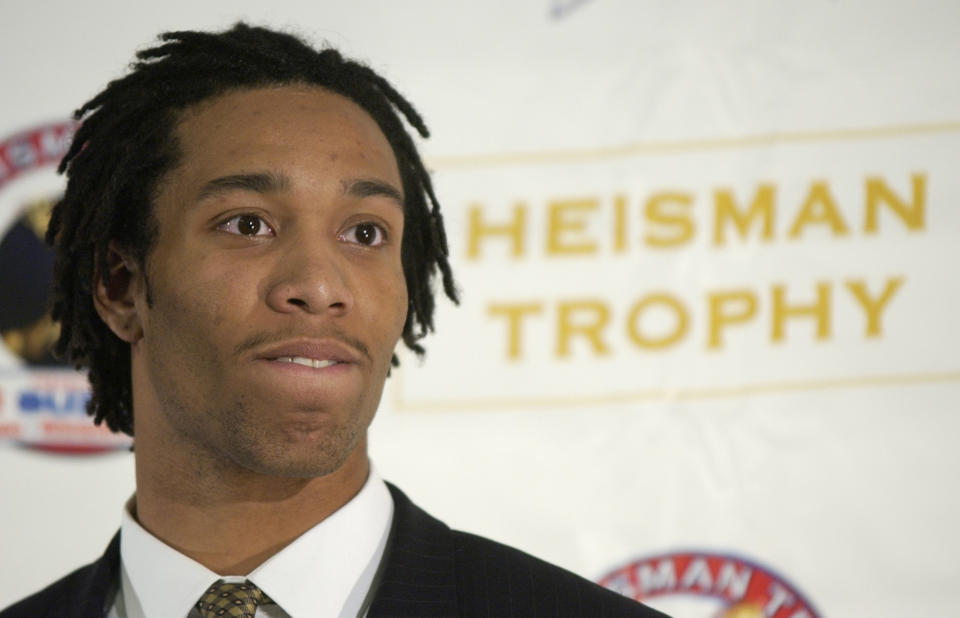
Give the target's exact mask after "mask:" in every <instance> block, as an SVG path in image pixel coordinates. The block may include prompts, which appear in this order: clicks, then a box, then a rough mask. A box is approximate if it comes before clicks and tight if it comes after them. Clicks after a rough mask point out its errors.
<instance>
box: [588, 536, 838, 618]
mask: <svg viewBox="0 0 960 618" xmlns="http://www.w3.org/2000/svg"><path fill="white" fill-rule="evenodd" d="M599 583H600V585H602V586H605V587H607V588H610V589H611V590H614V591H616V592H619V593H620V594H623V595H625V596H628V597H630V598H633V599H636V600H637V601H642V602H645V603H646V602H649V603H650V605H652V606H653V607H657V608H658V609H663V610H664V611H668V613H669V612H670V611H673V610H674V608H675V607H681V606H682V607H684V608H685V610H686V611H687V613H684V614H682V615H684V616H687V615H691V614H690V612H691V610H692V611H696V610H694V609H693V608H694V607H696V608H697V609H699V610H700V611H702V612H704V614H703V615H704V618H707V616H709V618H821V614H820V613H819V612H818V611H817V610H816V609H815V608H814V606H813V604H811V603H810V601H808V600H807V598H806V597H805V596H804V595H803V594H802V593H801V592H800V591H799V590H798V589H797V587H796V586H794V585H793V584H791V583H790V582H789V581H787V579H786V578H784V577H783V576H781V575H780V574H778V573H776V572H774V571H773V570H772V569H769V568H767V567H765V566H762V565H760V564H759V563H757V562H754V561H752V560H747V559H745V558H741V557H738V556H733V555H730V554H721V553H712V552H694V551H677V552H670V553H664V554H659V555H656V556H650V557H648V558H643V559H640V560H637V561H634V562H631V563H630V564H627V565H625V566H622V567H620V568H618V569H616V570H614V571H612V572H610V573H608V574H607V575H605V576H604V577H602V578H601V579H600V580H599ZM668 605H669V607H667V606H668ZM674 613H677V614H678V615H679V612H675V611H674Z"/></svg>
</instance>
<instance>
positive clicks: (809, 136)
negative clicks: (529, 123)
mask: <svg viewBox="0 0 960 618" xmlns="http://www.w3.org/2000/svg"><path fill="white" fill-rule="evenodd" d="M955 132H960V121H945V122H933V123H925V124H904V125H893V126H885V127H861V128H854V129H824V130H811V131H783V132H775V133H758V134H756V135H742V136H734V137H712V138H710V137H708V138H694V139H678V140H664V141H650V142H633V143H629V144H620V145H614V146H602V147H598V148H581V149H574V148H571V149H561V150H539V151H527V152H506V153H499V154H498V153H490V154H475V155H440V156H436V157H428V158H427V165H428V167H430V168H433V169H438V170H446V169H455V168H471V167H497V166H503V165H539V164H551V163H554V164H555V163H573V162H578V161H590V160H596V159H617V158H624V157H631V156H637V155H645V154H668V153H679V152H695V151H702V150H731V149H736V148H751V147H758V146H773V145H776V144H797V143H805V142H807V143H815V142H836V141H850V140H859V139H877V138H889V137H906V136H917V135H932V134H937V133H955Z"/></svg>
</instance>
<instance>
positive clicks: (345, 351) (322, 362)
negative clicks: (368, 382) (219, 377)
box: [255, 338, 363, 369]
mask: <svg viewBox="0 0 960 618" xmlns="http://www.w3.org/2000/svg"><path fill="white" fill-rule="evenodd" d="M255 358H257V359H259V360H262V361H269V362H271V363H276V364H278V365H299V366H301V367H306V368H310V369H327V368H330V367H337V366H347V365H356V364H358V363H360V362H361V360H362V358H363V356H362V352H361V351H360V350H359V349H357V348H355V347H354V346H352V345H350V344H348V343H346V342H344V341H340V340H338V339H335V338H324V339H296V340H287V341H281V342H277V343H274V344H273V345H270V346H268V347H265V348H261V349H260V350H258V351H257V352H256V353H255Z"/></svg>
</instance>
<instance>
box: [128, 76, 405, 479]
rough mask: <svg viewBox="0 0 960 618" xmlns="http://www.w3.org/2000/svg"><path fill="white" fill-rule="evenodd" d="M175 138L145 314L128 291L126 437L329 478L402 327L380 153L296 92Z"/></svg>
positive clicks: (252, 466)
mask: <svg viewBox="0 0 960 618" xmlns="http://www.w3.org/2000/svg"><path fill="white" fill-rule="evenodd" d="M177 136H178V139H179V143H180V146H181V151H182V157H181V159H180V161H179V164H178V166H177V167H176V168H175V169H174V170H173V171H171V172H170V173H169V174H167V176H165V178H164V179H163V181H162V182H161V184H160V187H159V193H158V195H157V198H156V200H155V203H154V215H155V219H156V222H157V225H158V236H157V241H156V245H155V248H154V249H153V250H152V252H151V254H150V257H149V259H148V264H147V267H146V273H147V280H148V281H149V288H150V296H151V301H152V302H151V303H150V304H149V305H148V303H147V299H146V293H145V289H146V288H145V286H141V292H140V293H138V294H137V298H136V303H135V304H136V308H137V315H138V317H139V319H140V322H141V326H142V330H143V337H142V338H141V339H139V340H138V341H137V342H136V343H135V344H134V345H133V348H132V351H133V374H134V410H135V424H136V432H137V438H138V440H140V439H141V438H142V431H147V432H150V433H151V434H152V435H153V436H155V437H157V439H158V440H160V441H161V443H163V442H166V446H165V448H169V449H173V450H174V451H176V450H177V449H179V450H182V451H183V452H184V453H195V454H196V457H197V459H198V462H199V460H200V459H203V458H208V459H210V458H212V460H216V461H218V462H221V463H225V464H227V465H233V466H238V467H240V468H242V469H246V470H250V471H253V472H256V473H261V474H271V475H280V476H294V477H313V476H320V475H324V474H328V473H330V472H332V471H334V470H336V469H337V468H339V467H340V465H341V464H343V462H344V461H345V460H346V458H347V457H348V456H349V455H350V454H351V453H352V452H354V451H355V449H358V448H364V447H365V441H364V438H365V432H366V428H367V426H368V425H369V423H370V421H371V420H372V418H373V415H374V412H375V411H376V408H377V406H378V404H379V401H380V395H381V391H382V389H383V383H384V380H385V379H386V375H387V371H388V369H389V367H390V359H391V356H392V353H393V350H394V348H395V346H396V344H397V341H398V339H399V337H400V334H401V332H402V329H403V324H404V320H405V317H406V311H407V290H406V285H405V282H404V276H403V269H402V266H401V259H400V241H401V238H402V237H403V225H404V215H403V206H402V200H403V197H402V184H401V179H400V174H399V171H398V168H397V163H396V160H395V158H394V156H393V152H392V150H391V148H390V145H389V143H388V142H387V140H386V138H385V137H384V135H383V134H382V132H381V131H380V129H379V127H378V126H377V124H376V123H375V122H374V120H373V119H372V118H371V117H370V116H369V115H367V114H366V113H365V112H364V111H363V110H362V109H361V108H360V107H358V106H357V105H356V104H354V103H353V102H351V101H349V100H348V99H346V98H344V97H342V96H339V95H336V94H333V93H330V92H328V91H325V90H322V89H320V88H314V87H306V86H304V87H292V86H291V87H276V88H269V89H258V90H247V91H239V92H235V93H231V94H227V95H224V96H221V97H219V98H215V99H212V100H210V101H207V102H204V103H202V104H200V105H198V106H197V107H195V108H192V109H190V110H188V111H187V112H186V113H185V114H184V115H183V117H182V118H181V122H180V124H179V126H178V129H177ZM143 439H146V438H145V437H143ZM198 449H202V450H198ZM201 453H202V454H201Z"/></svg>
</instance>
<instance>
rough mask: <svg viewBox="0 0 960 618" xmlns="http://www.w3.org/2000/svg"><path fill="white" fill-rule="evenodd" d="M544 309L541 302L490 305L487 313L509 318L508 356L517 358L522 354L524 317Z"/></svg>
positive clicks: (512, 358) (492, 315) (511, 358)
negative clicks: (521, 341) (521, 340)
mask: <svg viewBox="0 0 960 618" xmlns="http://www.w3.org/2000/svg"><path fill="white" fill-rule="evenodd" d="M541 311H543V304H541V303H527V304H520V305H490V306H488V307H487V315H489V316H491V317H497V316H501V315H502V316H505V317H506V318H507V358H509V359H510V360H517V359H518V358H520V356H521V350H520V339H521V330H522V328H521V327H522V323H521V321H522V319H523V318H524V317H525V316H527V315H531V314H534V313H540V312H541Z"/></svg>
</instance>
